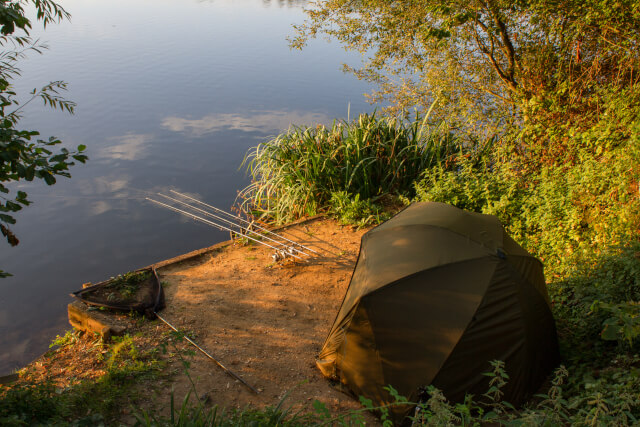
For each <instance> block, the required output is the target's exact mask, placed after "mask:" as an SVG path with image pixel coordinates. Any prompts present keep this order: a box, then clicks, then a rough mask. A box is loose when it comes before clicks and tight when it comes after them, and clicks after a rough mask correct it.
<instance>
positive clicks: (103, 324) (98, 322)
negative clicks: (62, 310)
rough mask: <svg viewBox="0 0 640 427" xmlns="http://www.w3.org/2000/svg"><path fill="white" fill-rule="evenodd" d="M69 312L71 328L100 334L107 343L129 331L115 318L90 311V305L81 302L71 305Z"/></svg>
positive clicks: (98, 311)
mask: <svg viewBox="0 0 640 427" xmlns="http://www.w3.org/2000/svg"><path fill="white" fill-rule="evenodd" d="M67 311H68V313H69V323H70V324H71V326H73V327H74V328H76V329H78V330H81V331H85V332H90V333H95V334H98V335H100V336H101V337H102V339H103V340H105V341H108V340H109V339H111V337H112V336H114V335H122V334H124V332H125V331H126V330H127V326H126V325H125V324H124V323H123V322H120V321H118V319H116V318H115V317H114V316H112V315H109V314H108V313H105V312H101V311H100V310H95V309H90V308H89V306H88V305H86V304H83V303H81V302H80V301H74V302H72V303H71V304H69V305H68V307H67Z"/></svg>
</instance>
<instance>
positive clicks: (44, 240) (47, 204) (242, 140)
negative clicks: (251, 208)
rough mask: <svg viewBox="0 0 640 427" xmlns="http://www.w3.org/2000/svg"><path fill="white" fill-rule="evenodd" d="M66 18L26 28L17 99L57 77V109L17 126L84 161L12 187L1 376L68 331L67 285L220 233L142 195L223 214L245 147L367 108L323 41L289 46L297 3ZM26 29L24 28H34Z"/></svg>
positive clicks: (219, 3)
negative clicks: (67, 105) (61, 84)
mask: <svg viewBox="0 0 640 427" xmlns="http://www.w3.org/2000/svg"><path fill="white" fill-rule="evenodd" d="M61 4H62V5H63V6H64V7H65V8H66V9H67V10H68V11H69V12H71V14H72V15H73V17H72V20H71V22H65V23H62V24H58V25H52V26H50V27H48V28H47V29H46V31H42V30H41V29H39V28H34V31H33V32H32V35H35V36H36V37H40V38H41V40H43V41H46V42H47V43H48V45H49V50H48V51H46V52H45V53H44V55H42V56H38V55H31V56H30V57H29V59H27V60H25V61H24V62H23V63H22V70H23V76H22V78H21V79H20V80H19V81H17V82H16V88H17V89H18V91H19V93H23V94H25V93H26V92H27V91H28V90H31V89H33V88H34V87H40V86H42V85H44V84H46V83H48V82H49V81H51V80H65V81H67V82H68V83H69V86H70V90H69V92H68V93H67V94H66V97H67V98H68V99H71V100H73V101H75V102H77V104H78V107H77V112H76V114H75V115H74V116H70V115H67V114H64V113H61V112H59V111H52V110H50V109H46V108H44V107H42V106H41V105H40V104H39V103H36V102H34V103H31V104H30V105H29V107H28V108H27V109H26V111H25V118H24V119H23V121H22V122H21V126H22V128H24V129H37V130H39V131H40V132H41V134H42V135H43V136H46V137H48V136H50V135H55V136H57V137H59V138H61V139H62V140H63V141H64V143H65V145H67V146H70V147H74V146H77V145H79V144H86V145H87V146H88V155H89V157H90V160H89V162H88V163H87V164H86V165H80V166H76V167H74V168H73V169H72V171H71V173H72V176H73V177H72V178H71V179H60V180H58V183H57V184H56V185H54V186H52V187H47V186H46V185H44V184H43V183H30V184H29V185H20V188H21V189H24V190H25V191H27V192H28V193H29V196H30V199H31V200H32V201H33V202H34V204H33V205H31V206H30V207H28V208H25V209H24V210H23V211H22V212H21V213H19V214H18V215H17V219H18V223H17V225H16V226H15V227H14V231H15V232H16V234H17V235H18V237H19V239H20V241H21V242H20V245H19V246H17V247H15V248H10V247H9V245H7V244H6V243H0V268H1V269H3V270H5V271H9V272H11V273H13V274H14V277H11V278H8V279H0V349H1V350H0V374H6V373H9V372H10V371H12V370H13V369H15V368H18V367H20V366H21V365H23V364H24V363H28V362H29V361H30V360H32V359H33V358H34V357H37V356H38V355H39V354H41V353H43V352H44V351H46V350H47V348H48V344H49V342H50V341H51V339H52V338H53V337H55V336H56V334H61V333H62V332H63V331H64V330H66V329H68V328H69V326H68V323H67V319H66V305H67V304H68V303H69V302H70V301H71V299H70V297H69V296H68V294H69V292H71V291H73V290H76V289H78V288H80V287H81V285H82V283H84V282H87V281H93V282H98V281H101V280H104V279H106V278H109V277H111V276H115V275H117V274H120V273H124V272H126V271H129V270H132V269H135V268H139V267H142V266H145V265H148V264H151V263H154V262H157V261H160V260H162V259H166V258H169V257H172V256H175V255H179V254H181V253H184V252H187V251H190V250H194V249H198V248H201V247H205V246H208V245H212V244H214V243H216V242H219V241H221V240H225V239H227V238H228V234H225V233H222V232H219V231H217V230H215V229H213V228H209V227H207V226H205V225H202V224H199V223H196V222H194V221H191V220H188V219H185V218H182V217H180V216H179V215H178V214H175V213H173V212H170V211H165V210H162V209H160V208H158V207H155V206H153V205H151V204H150V203H149V202H146V201H145V200H144V198H145V197H146V196H147V195H149V194H153V193H156V192H158V191H163V192H167V191H168V190H169V189H175V190H177V191H180V192H187V193H189V194H192V195H194V196H196V197H198V198H200V199H201V200H205V201H207V202H209V203H212V204H214V205H216V206H218V207H222V208H229V207H230V206H231V205H232V204H233V202H234V199H235V196H236V194H237V191H238V190H240V189H241V188H243V187H244V186H245V185H246V184H247V183H248V178H247V176H246V175H245V173H244V171H241V170H239V166H240V164H241V162H242V159H243V157H244V154H245V153H246V151H247V150H248V149H249V148H250V147H253V146H255V145H257V144H258V143H260V142H261V141H265V140H266V139H268V137H269V136H272V135H275V134H277V133H279V132H280V131H281V130H283V129H286V128H288V127H289V125H290V124H291V123H295V124H310V125H313V124H316V123H330V122H331V121H332V120H333V119H334V118H346V116H347V111H348V109H349V106H350V114H351V116H352V117H353V116H355V115H357V114H358V113H361V112H365V111H372V110H373V107H372V106H370V105H368V104H367V103H366V101H365V99H364V97H363V93H364V92H367V91H368V90H369V87H368V86H367V85H366V84H364V83H362V82H359V81H358V80H357V79H356V78H355V77H353V76H351V75H347V74H343V73H342V72H341V71H340V68H341V64H342V63H343V62H348V63H351V64H357V63H358V61H359V57H356V56H354V55H352V54H347V53H345V52H344V51H343V50H342V48H341V47H340V46H339V45H338V44H337V43H335V42H334V43H328V42H326V41H324V40H320V41H314V42H312V43H311V45H310V46H309V47H307V48H306V49H305V50H304V51H302V52H300V51H291V50H290V49H289V47H288V44H287V41H286V37H287V35H291V34H292V33H293V30H292V29H291V24H293V23H300V22H302V21H303V20H304V14H303V11H302V7H303V5H304V2H301V1H277V0H271V1H268V0H210V1H203V0H200V1H198V0H69V1H65V0H63V1H61ZM34 27H35V25H34Z"/></svg>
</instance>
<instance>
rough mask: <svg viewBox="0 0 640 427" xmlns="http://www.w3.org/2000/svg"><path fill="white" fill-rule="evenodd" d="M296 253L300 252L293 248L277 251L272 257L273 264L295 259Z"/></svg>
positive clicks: (288, 247)
mask: <svg viewBox="0 0 640 427" xmlns="http://www.w3.org/2000/svg"><path fill="white" fill-rule="evenodd" d="M296 252H299V251H298V250H297V249H295V248H292V247H291V246H287V247H286V248H285V249H277V250H275V251H274V252H273V255H271V258H273V262H278V261H283V260H285V259H287V258H288V257H295V256H296Z"/></svg>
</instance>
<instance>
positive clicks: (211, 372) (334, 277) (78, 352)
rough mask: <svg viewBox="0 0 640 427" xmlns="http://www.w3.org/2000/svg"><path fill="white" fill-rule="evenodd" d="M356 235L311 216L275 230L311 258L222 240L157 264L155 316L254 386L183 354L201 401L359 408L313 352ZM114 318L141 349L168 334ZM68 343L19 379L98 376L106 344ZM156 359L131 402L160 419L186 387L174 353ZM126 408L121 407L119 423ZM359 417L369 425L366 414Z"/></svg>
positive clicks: (336, 299) (150, 324)
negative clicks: (160, 292)
mask: <svg viewBox="0 0 640 427" xmlns="http://www.w3.org/2000/svg"><path fill="white" fill-rule="evenodd" d="M279 232H280V231H279ZM364 232H365V230H354V229H353V228H351V227H345V226H341V225H339V224H338V223H336V222H335V221H334V220H331V219H327V218H318V219H313V220H310V221H307V222H305V223H302V224H299V225H295V226H292V227H289V228H287V229H285V230H283V231H282V233H283V234H284V235H285V236H286V237H288V238H289V239H291V240H294V241H296V242H299V243H301V244H303V245H305V246H307V247H309V248H311V249H313V250H314V251H316V252H317V253H313V252H310V251H308V252H309V254H310V255H311V256H309V257H305V259H304V260H302V261H300V260H292V259H291V258H289V259H287V260H284V261H279V262H274V260H273V258H272V255H273V253H274V251H273V250H272V249H270V248H268V247H265V246H262V245H258V244H250V245H247V244H245V245H241V244H228V245H226V246H222V247H218V248H217V249H214V250H210V251H205V252H204V253H203V254H201V255H199V256H197V257H191V258H188V259H186V260H183V261H179V262H175V260H174V261H169V262H168V263H167V262H163V263H159V264H158V265H157V272H158V275H159V277H160V280H161V283H162V285H163V288H164V290H165V295H166V308H165V309H164V310H162V311H161V313H160V315H161V316H162V317H163V318H165V319H166V320H167V321H169V322H170V323H172V324H173V325H174V326H176V327H177V328H179V329H180V330H181V331H183V332H185V333H187V334H188V335H189V336H191V337H192V338H193V339H194V340H195V341H196V342H197V343H198V344H199V345H200V346H201V347H203V348H204V349H205V350H206V351H208V352H209V353H210V354H211V355H212V356H213V357H214V358H216V359H217V360H218V361H219V362H220V363H222V364H223V365H224V366H225V367H227V368H228V369H229V370H231V371H233V372H234V373H235V374H237V375H238V376H239V377H241V378H242V379H243V380H244V381H245V382H246V383H247V384H249V385H251V386H252V387H253V388H255V389H256V390H257V391H258V393H257V394H255V393H254V392H252V391H251V390H250V389H249V387H247V386H245V385H243V384H242V383H241V382H239V381H237V380H235V379H234V378H232V377H231V376H230V375H228V374H227V373H226V372H225V371H224V370H223V369H221V368H220V367H219V366H217V365H216V364H215V363H214V362H212V361H211V360H209V359H208V358H207V357H206V356H204V355H203V354H201V353H199V352H196V354H195V355H193V356H188V360H189V362H190V369H189V372H190V377H191V380H193V382H194V384H195V391H196V393H197V396H198V397H199V398H200V399H202V400H203V401H205V402H206V404H207V406H213V405H218V406H219V407H220V408H227V409H235V408H244V407H246V406H248V405H251V406H253V407H258V408H260V407H265V406H275V405H278V404H279V403H280V402H281V401H282V400H283V399H284V398H285V396H286V400H285V401H284V407H285V408H288V407H292V408H295V409H303V410H304V409H308V410H309V411H311V410H312V406H311V405H312V403H313V401H314V400H319V401H321V402H323V403H324V404H325V405H326V407H327V408H328V409H329V410H330V411H331V412H333V413H334V414H337V413H341V412H343V411H348V410H353V409H358V408H360V405H359V403H358V402H357V400H356V399H354V398H353V397H351V396H349V395H347V394H345V393H343V392H341V391H339V390H338V389H337V388H336V385H332V384H331V383H330V382H329V381H328V380H327V379H325V378H324V377H323V376H322V375H321V374H320V371H319V370H318V369H317V368H316V366H315V356H316V355H317V354H318V352H319V351H320V348H321V346H322V344H323V342H324V339H325V338H326V336H327V334H328V333H329V328H330V327H331V325H332V322H333V320H334V319H335V316H336V314H337V312H338V308H339V306H340V303H341V302H342V298H343V296H344V294H345V291H346V289H347V286H348V284H349V280H350V278H351V273H352V272H353V268H354V265H355V261H356V259H357V256H358V251H359V247H360V238H361V236H362V235H363V234H364ZM117 321H119V322H125V323H127V322H128V324H129V329H128V331H127V333H128V334H130V336H132V337H133V340H134V342H135V345H136V346H138V347H139V348H140V349H142V350H145V351H149V350H150V349H154V348H158V347H159V346H160V344H161V343H162V342H164V341H166V340H167V336H168V331H169V328H168V327H167V326H166V325H164V324H163V323H161V322H160V321H159V320H154V321H148V320H146V319H144V318H132V317H130V316H127V315H117ZM72 339H73V341H74V342H73V343H72V345H66V346H62V347H60V348H59V349H57V350H56V351H52V352H49V353H48V354H47V355H45V356H43V357H41V358H39V359H38V360H36V361H35V362H33V363H31V364H30V365H29V366H28V367H27V368H25V369H24V370H22V372H21V374H20V376H21V380H20V381H38V380H40V381H44V380H45V379H46V380H48V381H53V383H54V384H56V386H57V387H59V388H60V389H61V390H63V389H65V388H66V387H69V386H71V385H73V384H75V383H78V382H79V381H81V380H95V379H97V378H99V377H100V376H102V375H104V374H105V359H107V358H108V357H109V354H107V350H106V349H105V348H104V347H102V346H101V345H100V343H99V342H98V341H96V339H95V338H92V337H90V336H88V335H87V334H85V335H84V336H78V335H72ZM180 348H183V349H184V348H186V344H185V343H183V345H181V346H180ZM189 348H191V349H193V348H192V347H189ZM170 350H171V348H170ZM162 357H164V358H165V360H166V361H167V363H168V365H167V368H166V369H165V370H164V371H163V373H162V374H161V375H160V376H159V377H157V378H156V379H155V380H152V381H153V382H152V383H149V384H140V385H139V387H140V388H141V389H144V392H145V393H147V394H148V392H151V396H150V397H151V398H150V399H148V400H147V401H143V402H135V405H136V406H141V407H142V408H144V409H146V410H149V411H151V412H152V413H157V414H162V415H165V416H168V415H169V414H168V410H169V409H168V408H170V405H169V401H170V398H171V393H172V391H173V394H174V398H175V399H176V402H181V401H182V399H183V397H184V396H185V395H186V394H187V393H188V392H189V391H190V390H192V389H193V387H192V385H191V380H190V378H189V377H188V376H187V375H186V374H185V373H184V369H183V366H182V362H181V360H180V358H179V357H177V355H176V351H174V354H173V355H172V356H171V353H169V356H166V355H165V356H162ZM165 374H166V375H165ZM132 403H133V402H132ZM130 411H131V409H130V408H129V409H128V408H126V407H124V406H123V409H122V416H123V421H125V422H126V420H127V417H130ZM367 420H368V423H370V424H374V425H375V424H377V423H378V422H377V421H376V420H375V418H373V417H372V416H367ZM130 421H133V420H132V419H131V420H130Z"/></svg>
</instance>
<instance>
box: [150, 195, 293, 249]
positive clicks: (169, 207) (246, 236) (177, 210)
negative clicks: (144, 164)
mask: <svg viewBox="0 0 640 427" xmlns="http://www.w3.org/2000/svg"><path fill="white" fill-rule="evenodd" d="M146 200H149V201H150V202H153V203H155V204H157V205H159V206H162V207H165V208H167V209H171V210H172V211H175V212H179V213H181V214H183V215H186V216H188V217H190V218H192V219H195V220H197V221H200V222H203V223H205V224H207V225H210V226H212V227H216V228H218V229H220V230H225V231H229V232H231V233H235V234H237V235H238V236H241V237H244V238H246V239H249V240H252V241H254V242H256V243H259V244H261V245H264V246H267V247H269V248H271V249H273V250H274V251H275V254H274V255H273V258H274V260H275V261H279V260H280V259H284V258H286V257H287V256H292V257H294V258H296V259H299V260H301V261H305V259H304V258H301V257H300V256H298V255H296V254H294V253H293V251H286V250H282V249H280V248H277V247H275V246H272V245H270V244H268V243H266V242H263V241H261V240H258V239H256V238H253V237H251V236H248V235H246V234H244V233H241V232H238V231H236V230H232V229H231V228H229V227H225V226H224V225H221V224H217V223H215V222H213V221H209V220H208V219H205V218H202V217H201V216H198V215H195V214H192V213H191V212H187V211H185V210H182V209H178V208H176V207H174V206H171V205H167V204H166V203H162V202H159V201H157V200H154V199H151V198H149V197H146Z"/></svg>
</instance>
